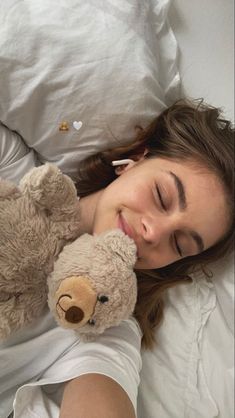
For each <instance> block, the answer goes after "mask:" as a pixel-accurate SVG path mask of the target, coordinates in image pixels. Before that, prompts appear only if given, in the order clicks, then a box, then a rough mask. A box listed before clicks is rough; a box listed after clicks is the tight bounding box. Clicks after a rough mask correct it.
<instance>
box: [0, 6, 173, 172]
mask: <svg viewBox="0 0 235 418" xmlns="http://www.w3.org/2000/svg"><path fill="white" fill-rule="evenodd" d="M168 6H169V2H168V1H164V0H158V1H157V0H155V1H151V0H149V1H145V2H143V1H142V0H129V1H126V0H109V1H105V2H104V1H103V0H90V1H89V2H88V1H84V0H61V1H60V2H58V1H57V0H40V2H32V1H31V0H10V1H8V2H1V4H0V68H1V76H0V91H1V95H0V120H1V121H2V122H3V123H4V124H5V125H7V126H8V127H9V128H10V129H11V130H14V131H17V132H18V133H19V134H20V135H21V136H22V137H23V139H24V141H25V143H26V144H27V145H28V146H29V147H30V148H33V149H34V150H35V151H36V152H37V153H38V157H39V159H40V161H41V162H45V161H50V162H53V163H56V164H57V165H58V166H59V167H60V168H61V169H62V170H63V171H64V172H67V173H68V174H73V173H74V172H75V171H76V167H77V165H78V163H79V161H80V160H82V159H84V158H85V157H87V156H88V155H91V154H94V153H96V152H98V151H99V150H103V149H107V148H111V147H115V146H118V145H120V144H124V143H127V142H131V140H132V139H133V138H134V136H135V127H136V125H142V126H145V125H146V124H148V123H149V122H150V121H151V120H152V119H153V117H155V116H156V115H157V114H158V113H159V112H160V111H162V110H163V109H164V108H165V106H166V102H167V100H168V101H173V100H175V99H176V98H177V95H178V85H179V74H178V70H177V67H176V41H175V38H174V36H173V34H172V32H171V29H170V28H169V26H168V23H167V12H168ZM63 122H64V124H63V125H61V124H62V123H63ZM60 126H62V127H64V130H60Z"/></svg>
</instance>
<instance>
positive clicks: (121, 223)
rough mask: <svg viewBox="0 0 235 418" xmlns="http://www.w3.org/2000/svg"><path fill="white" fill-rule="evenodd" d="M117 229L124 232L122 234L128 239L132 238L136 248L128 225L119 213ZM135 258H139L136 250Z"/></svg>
mask: <svg viewBox="0 0 235 418" xmlns="http://www.w3.org/2000/svg"><path fill="white" fill-rule="evenodd" d="M118 227H119V228H120V229H121V230H122V231H123V232H124V234H126V235H128V237H130V238H132V239H133V240H134V241H135V245H136V247H137V244H136V240H135V239H134V235H133V232H132V230H131V228H130V227H129V225H128V223H127V222H126V221H125V219H124V218H123V216H122V215H121V213H119V217H118ZM137 257H138V258H139V254H138V249H137Z"/></svg>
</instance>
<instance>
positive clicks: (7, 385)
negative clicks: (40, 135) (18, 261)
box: [0, 125, 141, 418]
mask: <svg viewBox="0 0 235 418" xmlns="http://www.w3.org/2000/svg"><path fill="white" fill-rule="evenodd" d="M0 156H1V163H0V176H2V177H5V178H10V179H14V180H15V181H16V182H17V181H19V179H20V178H21V177H22V176H23V175H24V174H25V172H27V171H28V170H29V169H30V168H32V167H33V166H34V165H35V163H36V158H35V156H34V154H33V151H32V150H31V151H30V150H29V149H27V147H26V146H25V144H23V142H22V140H21V139H20V137H19V136H17V135H16V134H13V135H10V131H8V129H7V128H5V127H4V126H3V125H0ZM140 345H141V331H140V328H139V326H138V324H137V322H136V321H135V320H134V319H130V320H126V321H123V322H122V324H121V325H120V326H118V327H113V328H110V329H108V330H106V331H105V333H104V334H102V335H100V336H98V337H97V338H96V340H95V341H93V342H89V343H83V342H81V341H80V340H79V338H78V335H77V334H76V333H75V332H74V331H71V330H65V329H62V328H61V327H58V326H57V325H56V323H55V321H54V319H53V317H52V315H51V313H50V312H49V310H48V309H47V308H45V312H44V315H43V316H42V317H41V318H39V319H38V320H37V321H35V322H34V323H33V324H31V325H30V326H28V327H27V328H26V329H24V330H21V331H18V332H16V333H15V334H14V335H13V336H12V337H11V338H9V339H8V340H7V342H5V343H2V344H1V345H0V417H1V418H6V417H8V415H9V414H10V413H11V412H12V410H13V408H14V418H35V417H40V418H41V417H43V418H58V415H59V409H60V403H61V397H62V393H63V386H64V382H66V381H68V380H70V379H73V378H76V377H78V376H81V375H83V374H87V373H99V374H103V375H106V376H108V377H110V378H112V379H113V380H115V381H116V382H117V383H118V384H119V385H121V386H122V388H123V389H124V390H125V391H126V393H127V395H128V396H129V398H130V400H131V402H132V404H133V406H134V408H135V410H136V402H137V390H138V385H139V372H140V369H141V356H140Z"/></svg>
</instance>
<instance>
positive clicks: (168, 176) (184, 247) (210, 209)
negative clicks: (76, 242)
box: [81, 158, 228, 269]
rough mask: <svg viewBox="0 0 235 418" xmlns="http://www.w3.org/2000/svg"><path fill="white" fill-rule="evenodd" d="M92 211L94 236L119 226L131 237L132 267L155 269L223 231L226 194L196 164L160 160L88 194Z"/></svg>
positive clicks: (188, 253) (147, 161) (206, 243)
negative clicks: (134, 249)
mask: <svg viewBox="0 0 235 418" xmlns="http://www.w3.org/2000/svg"><path fill="white" fill-rule="evenodd" d="M85 199H86V198H85ZM81 202H82V199H81ZM88 203H89V196H88V199H87V204H88ZM91 213H92V215H91V216H90V221H89V222H90V224H92V225H90V226H91V231H92V232H93V233H101V232H103V231H105V230H108V229H114V228H120V229H122V230H123V231H124V232H125V233H126V234H127V235H129V236H130V237H132V238H133V239H134V241H135V243H136V246H137V251H138V260H137V263H136V266H135V267H136V268H137V269H151V268H160V267H163V266H166V265H168V264H171V263H173V262H175V261H177V260H179V259H181V258H184V257H187V256H192V255H195V254H198V253H199V252H201V251H203V250H204V249H207V248H208V247H211V246H212V245H213V244H215V243H216V242H217V241H218V240H219V239H220V238H221V237H222V236H223V235H224V233H225V232H226V228H227V227H228V210H227V206H226V198H225V193H224V191H223V187H222V185H221V183H220V182H219V180H218V179H217V178H216V176H215V175H213V174H211V173H209V172H208V171H207V170H206V169H205V170H203V169H201V168H200V167H199V166H198V165H196V163H194V164H193V163H192V162H191V163H190V162H180V163H179V162H176V161H173V160H169V159H164V158H151V159H145V160H141V161H138V162H136V163H134V165H132V166H126V167H125V168H123V169H122V171H121V172H120V173H119V177H118V178H117V179H116V180H115V181H113V182H112V183H111V184H110V185H109V186H108V187H107V188H105V189H103V190H101V191H99V192H97V193H95V194H94V195H93V203H92V211H91ZM83 214H84V215H85V211H83Z"/></svg>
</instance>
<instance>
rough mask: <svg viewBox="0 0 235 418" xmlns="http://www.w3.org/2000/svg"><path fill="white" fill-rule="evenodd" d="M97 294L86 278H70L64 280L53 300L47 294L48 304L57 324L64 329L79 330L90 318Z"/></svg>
mask: <svg viewBox="0 0 235 418" xmlns="http://www.w3.org/2000/svg"><path fill="white" fill-rule="evenodd" d="M96 302H97V294H96V292H95V291H94V290H93V289H92V287H91V284H90V281H89V279H88V278H86V277H83V276H71V277H68V278H66V279H64V280H63V281H62V282H61V284H60V286H59V288H58V290H57V291H56V294H55V298H53V297H52V295H51V294H50V292H49V298H48V304H49V306H50V308H51V309H52V312H53V313H54V315H55V317H56V320H57V321H58V323H59V324H60V325H61V326H63V327H65V328H72V329H79V328H80V327H82V326H83V325H85V324H86V323H87V322H88V321H89V319H90V318H91V316H92V314H93V312H94V309H95V305H96Z"/></svg>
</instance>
